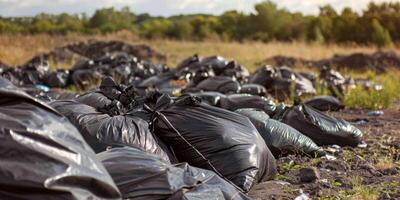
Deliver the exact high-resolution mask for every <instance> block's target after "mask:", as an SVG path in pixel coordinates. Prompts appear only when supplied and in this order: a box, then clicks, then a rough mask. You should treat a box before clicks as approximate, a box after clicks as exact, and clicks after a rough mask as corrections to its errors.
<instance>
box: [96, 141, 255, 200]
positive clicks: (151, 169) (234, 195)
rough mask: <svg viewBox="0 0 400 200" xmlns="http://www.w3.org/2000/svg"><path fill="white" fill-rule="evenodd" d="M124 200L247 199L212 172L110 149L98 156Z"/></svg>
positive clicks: (136, 151) (122, 150) (128, 149)
mask: <svg viewBox="0 0 400 200" xmlns="http://www.w3.org/2000/svg"><path fill="white" fill-rule="evenodd" d="M97 156H98V158H99V159H100V160H101V161H102V163H103V165H104V166H105V167H106V169H107V170H108V172H109V173H110V175H111V176H112V178H113V179H114V181H115V183H116V185H117V186H118V188H119V189H120V191H121V194H122V196H123V198H127V199H145V200H152V199H154V200H156V199H167V198H168V199H188V200H190V199H193V200H194V199H227V200H228V199H229V200H230V199H233V200H244V199H249V198H248V197H247V196H246V195H244V194H243V193H241V192H240V191H239V190H238V189H237V188H236V187H234V186H233V185H231V184H229V183H228V182H227V181H225V180H224V179H223V178H221V177H219V176H218V175H216V174H215V173H214V172H212V171H209V170H205V169H200V168H196V167H192V166H190V165H188V164H187V163H180V164H175V165H171V164H170V163H169V162H167V161H164V160H162V159H160V158H159V157H158V156H156V155H153V154H148V153H146V152H143V151H141V150H139V149H136V148H130V147H125V148H112V149H111V150H108V151H105V152H102V153H100V154H98V155H97Z"/></svg>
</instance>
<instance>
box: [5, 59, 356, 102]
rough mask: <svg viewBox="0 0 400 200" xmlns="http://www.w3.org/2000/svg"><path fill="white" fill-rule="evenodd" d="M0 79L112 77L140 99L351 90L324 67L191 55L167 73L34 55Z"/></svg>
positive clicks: (89, 82)
mask: <svg viewBox="0 0 400 200" xmlns="http://www.w3.org/2000/svg"><path fill="white" fill-rule="evenodd" d="M0 76H2V77H5V78H7V79H8V80H10V81H11V82H12V83H13V84H15V85H17V86H21V87H32V86H41V87H45V88H49V89H50V88H64V89H65V88H71V87H74V88H78V89H81V90H85V89H87V88H90V87H93V85H96V84H98V82H99V80H101V78H103V77H104V76H112V77H114V79H116V80H118V82H120V83H122V84H125V85H132V86H134V87H135V88H137V89H138V90H139V91H141V94H142V95H143V94H145V93H146V91H147V90H149V88H157V89H158V90H161V91H163V92H169V93H170V94H172V93H173V92H174V91H176V90H178V91H180V92H183V93H185V92H196V91H197V92H198V91H217V92H220V93H224V94H228V93H229V94H230V93H250V94H254V95H260V96H265V95H267V94H268V95H271V96H273V97H274V98H275V99H278V100H280V101H283V100H285V99H287V98H288V97H300V96H310V95H315V93H316V89H315V88H316V87H317V85H316V84H319V82H321V81H322V84H324V85H325V86H326V87H327V88H328V89H329V91H330V93H331V95H333V96H336V97H341V96H342V95H343V94H344V93H345V91H346V88H348V87H351V86H354V83H352V82H351V81H350V80H349V79H346V78H344V77H343V76H342V75H341V74H340V73H338V72H336V71H334V70H332V69H328V68H322V69H321V73H320V77H317V76H316V75H315V74H312V73H297V72H294V71H293V70H292V69H290V68H288V67H284V66H283V67H272V66H263V67H260V68H259V69H258V70H256V71H255V72H254V73H251V74H250V73H249V72H248V70H247V69H246V68H245V67H244V66H242V65H239V64H237V63H236V62H235V61H229V60H226V59H225V58H222V57H219V56H212V57H206V58H202V57H200V56H197V55H194V56H192V57H189V58H187V59H185V60H184V61H182V62H181V63H180V64H179V65H178V66H177V67H176V68H168V67H167V66H165V65H163V64H153V63H151V62H149V61H145V60H140V59H138V58H136V57H135V56H134V55H131V54H128V53H124V52H118V53H113V54H105V55H104V56H102V57H101V56H98V57H96V58H94V59H91V60H89V59H84V60H81V61H78V62H77V63H75V64H74V65H73V66H72V67H71V69H69V70H66V69H58V70H51V67H50V65H49V61H48V59H47V57H45V56H37V57H34V58H32V59H31V60H30V61H28V62H27V63H26V64H24V65H21V66H17V67H0Z"/></svg>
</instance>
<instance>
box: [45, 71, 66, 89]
mask: <svg viewBox="0 0 400 200" xmlns="http://www.w3.org/2000/svg"><path fill="white" fill-rule="evenodd" d="M68 80H69V71H68V70H57V71H54V72H50V73H49V74H47V75H46V76H45V77H44V84H46V85H47V86H49V87H52V88H53V87H57V88H64V87H65V86H67V84H68Z"/></svg>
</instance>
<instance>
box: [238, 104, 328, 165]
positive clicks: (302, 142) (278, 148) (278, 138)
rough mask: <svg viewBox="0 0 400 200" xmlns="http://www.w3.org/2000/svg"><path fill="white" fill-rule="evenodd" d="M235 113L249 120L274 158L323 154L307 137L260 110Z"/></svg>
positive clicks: (243, 110) (242, 110)
mask: <svg viewBox="0 0 400 200" xmlns="http://www.w3.org/2000/svg"><path fill="white" fill-rule="evenodd" d="M236 112H237V113H239V114H241V115H244V116H246V117H248V118H249V119H250V121H251V122H252V123H253V124H254V126H255V127H256V128H257V130H258V132H259V133H260V134H261V136H262V137H263V138H264V140H265V143H266V144H267V146H268V148H269V149H270V150H271V152H272V153H273V154H274V156H275V157H279V156H280V155H285V154H287V153H293V152H294V153H305V154H308V155H311V156H322V155H324V154H325V152H324V151H323V149H322V148H321V147H318V146H317V145H316V144H315V143H314V142H313V141H312V140H311V139H310V138H309V137H307V136H305V135H303V134H301V133H300V132H299V131H297V130H296V129H294V128H292V127H290V126H289V125H287V124H284V123H281V122H279V121H277V120H274V119H271V118H270V117H269V116H268V115H267V114H266V113H265V112H264V111H262V110H256V109H239V110H236Z"/></svg>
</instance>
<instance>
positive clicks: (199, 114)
mask: <svg viewBox="0 0 400 200" xmlns="http://www.w3.org/2000/svg"><path fill="white" fill-rule="evenodd" d="M155 110H156V111H155V117H156V118H155V120H154V121H155V122H154V124H153V126H154V132H155V134H156V135H157V136H159V137H160V138H161V139H162V140H163V141H164V142H165V143H166V144H167V145H169V146H171V148H172V149H173V151H174V153H175V155H176V157H177V159H178V161H180V162H188V163H189V164H190V165H193V166H196V167H200V168H203V169H210V170H213V171H214V172H216V173H217V174H218V175H221V176H223V177H225V178H227V179H229V180H230V181H232V182H233V183H234V184H236V185H237V186H239V187H240V188H242V189H243V190H244V191H245V192H247V191H249V189H250V188H251V186H252V185H253V184H255V183H257V182H258V181H261V180H265V179H269V178H271V177H272V176H273V175H275V173H276V164H275V159H274V157H273V156H272V154H271V152H270V151H269V149H268V147H267V146H266V144H265V142H264V140H263V139H262V137H261V136H260V134H259V133H258V131H257V129H256V128H255V127H254V126H253V124H251V122H250V120H249V119H248V118H247V117H244V116H242V115H240V114H237V113H233V112H230V111H228V110H224V109H220V108H217V107H214V106H210V105H207V104H205V103H201V102H200V99H199V98H198V97H194V96H182V97H180V98H178V99H177V100H173V99H171V98H170V97H169V96H168V95H162V96H161V97H160V98H158V101H157V104H156V107H155Z"/></svg>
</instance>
